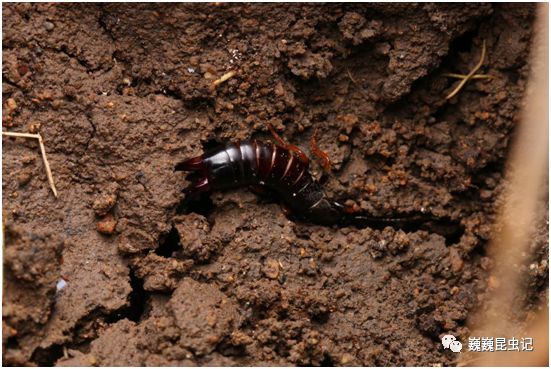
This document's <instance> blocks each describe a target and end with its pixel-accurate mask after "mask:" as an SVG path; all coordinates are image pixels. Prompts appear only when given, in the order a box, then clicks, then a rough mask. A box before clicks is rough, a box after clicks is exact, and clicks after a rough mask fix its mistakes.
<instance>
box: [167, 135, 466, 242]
mask: <svg viewBox="0 0 551 369" xmlns="http://www.w3.org/2000/svg"><path fill="white" fill-rule="evenodd" d="M271 130H272V129H271ZM272 133H273V134H274V137H275V138H276V141H278V144H274V143H270V142H262V141H258V140H246V141H241V142H235V143H228V144H226V145H224V146H221V147H219V148H216V149H214V150H211V151H208V152H206V153H205V154H203V155H201V156H197V157H194V158H191V159H188V160H185V161H183V162H181V163H179V164H178V165H177V166H176V170H183V171H187V172H190V174H189V176H188V179H189V180H190V181H191V184H190V186H188V187H187V188H185V189H184V192H185V193H186V196H187V197H192V196H193V195H196V194H198V193H201V192H208V191H217V190H225V189H231V188H238V187H244V186H261V187H265V188H268V189H269V190H272V191H273V192H275V193H277V195H278V197H279V198H280V199H281V201H282V202H283V203H284V204H285V205H286V206H287V208H288V209H289V210H290V211H291V213H292V215H293V216H294V217H296V218H298V219H300V220H302V221H306V222H311V223H315V224H320V225H325V226H330V225H339V226H347V225H353V226H356V227H360V228H364V227H367V226H368V227H371V228H378V229H380V228H384V227H385V226H393V227H398V228H402V229H405V230H415V229H418V228H420V229H428V230H430V231H434V232H436V233H440V234H443V235H445V236H450V234H457V233H458V232H461V230H460V229H461V228H462V227H461V226H460V225H459V224H457V222H451V221H450V220H442V219H437V218H434V217H432V216H430V215H427V214H414V215H411V214H409V215H403V216H400V217H394V218H381V217H373V216H369V215H366V214H358V213H351V212H350V211H348V209H346V207H345V206H344V205H342V204H341V203H339V202H337V201H332V200H331V199H329V198H328V197H327V195H326V194H325V192H324V190H323V187H322V185H321V184H320V183H319V182H318V181H317V180H315V179H314V178H313V177H312V175H311V174H310V172H309V161H308V158H307V157H306V155H304V154H303V153H302V151H300V149H298V148H297V147H296V146H293V145H288V144H285V143H284V142H283V140H281V138H279V136H277V134H275V132H273V130H272ZM311 144H312V151H313V152H314V153H315V154H316V155H317V156H321V159H323V160H324V161H325V162H326V163H328V161H326V160H327V158H326V156H325V157H324V155H325V154H324V153H323V152H322V151H321V150H319V149H318V148H317V146H316V144H315V139H314V138H313V139H312V142H311Z"/></svg>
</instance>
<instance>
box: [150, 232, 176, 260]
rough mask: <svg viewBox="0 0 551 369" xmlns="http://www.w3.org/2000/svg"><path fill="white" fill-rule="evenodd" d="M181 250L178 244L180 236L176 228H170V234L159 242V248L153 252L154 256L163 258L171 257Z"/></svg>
mask: <svg viewBox="0 0 551 369" xmlns="http://www.w3.org/2000/svg"><path fill="white" fill-rule="evenodd" d="M181 249H182V245H181V244H180V236H179V235H178V231H177V230H176V228H174V227H172V229H171V230H170V232H168V234H167V235H166V236H164V237H162V238H161V240H160V241H159V247H157V249H156V250H155V254H157V255H159V256H164V257H165V258H170V257H172V254H173V253H175V252H176V251H178V250H181Z"/></svg>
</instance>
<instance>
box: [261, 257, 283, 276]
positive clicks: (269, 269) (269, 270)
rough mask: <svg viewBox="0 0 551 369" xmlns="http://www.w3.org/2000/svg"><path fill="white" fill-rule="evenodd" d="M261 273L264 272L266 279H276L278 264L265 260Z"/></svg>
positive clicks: (275, 261) (274, 261) (271, 260)
mask: <svg viewBox="0 0 551 369" xmlns="http://www.w3.org/2000/svg"><path fill="white" fill-rule="evenodd" d="M262 272H264V274H265V275H266V277H268V278H270V279H276V278H277V277H278V275H279V263H278V262H277V260H274V259H268V260H266V262H265V263H264V267H263V268H262Z"/></svg>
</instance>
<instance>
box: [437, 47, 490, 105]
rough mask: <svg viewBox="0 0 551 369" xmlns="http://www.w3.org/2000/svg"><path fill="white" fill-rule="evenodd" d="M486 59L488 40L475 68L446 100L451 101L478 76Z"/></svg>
mask: <svg viewBox="0 0 551 369" xmlns="http://www.w3.org/2000/svg"><path fill="white" fill-rule="evenodd" d="M484 58H486V40H484V41H482V52H481V53H480V60H479V61H478V63H477V64H476V65H475V67H474V68H473V69H472V70H471V71H470V72H469V74H467V75H466V76H465V78H463V79H462V80H461V82H459V84H458V85H457V87H456V88H454V90H453V91H452V92H451V93H450V94H449V95H448V96H446V100H449V99H451V98H452V97H454V96H455V95H457V93H458V92H459V91H460V90H461V89H462V88H463V86H465V84H466V83H467V82H468V81H469V80H470V79H471V78H472V77H473V76H474V75H475V74H476V72H477V71H478V70H479V69H480V67H482V64H484Z"/></svg>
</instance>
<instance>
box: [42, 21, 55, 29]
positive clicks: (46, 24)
mask: <svg viewBox="0 0 551 369" xmlns="http://www.w3.org/2000/svg"><path fill="white" fill-rule="evenodd" d="M54 27H55V26H54V24H53V23H52V22H44V28H46V31H52V30H53V29H54Z"/></svg>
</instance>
